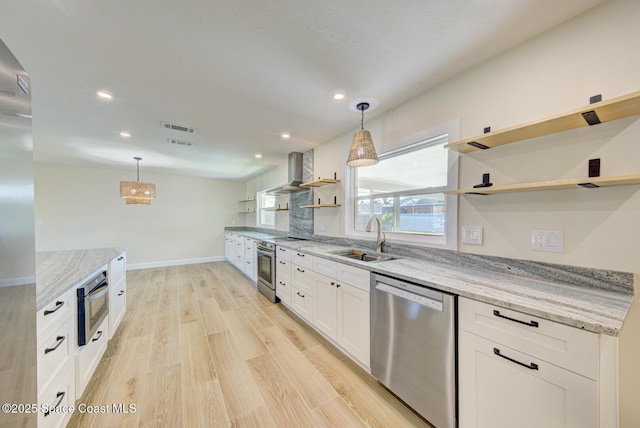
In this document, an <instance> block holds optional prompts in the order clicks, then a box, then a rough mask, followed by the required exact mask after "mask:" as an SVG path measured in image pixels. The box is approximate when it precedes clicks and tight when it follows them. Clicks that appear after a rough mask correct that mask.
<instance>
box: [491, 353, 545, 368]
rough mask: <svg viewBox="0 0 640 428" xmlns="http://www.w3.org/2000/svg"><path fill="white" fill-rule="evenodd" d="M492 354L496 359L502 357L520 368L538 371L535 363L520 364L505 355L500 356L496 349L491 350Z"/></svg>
mask: <svg viewBox="0 0 640 428" xmlns="http://www.w3.org/2000/svg"><path fill="white" fill-rule="evenodd" d="M493 353H494V354H496V355H497V356H498V357H502V358H504V359H505V360H508V361H511V362H512V363H516V364H518V365H521V366H522V367H526V368H528V369H529V370H538V365H537V364H536V363H529V364H525V363H521V362H520V361H518V360H514V359H513V358H509V357H507V356H506V355H502V354H501V353H500V350H499V349H498V348H493Z"/></svg>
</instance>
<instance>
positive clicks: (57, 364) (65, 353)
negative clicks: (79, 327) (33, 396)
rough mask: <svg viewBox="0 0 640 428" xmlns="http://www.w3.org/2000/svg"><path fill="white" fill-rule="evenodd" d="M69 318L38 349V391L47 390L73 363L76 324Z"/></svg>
mask: <svg viewBox="0 0 640 428" xmlns="http://www.w3.org/2000/svg"><path fill="white" fill-rule="evenodd" d="M72 321H73V320H72V319H71V318H67V320H66V322H65V323H63V324H62V325H61V326H60V328H59V329H58V330H56V331H55V332H54V333H53V334H52V335H51V336H50V337H49V338H48V339H47V340H45V341H44V343H43V344H42V346H41V347H40V348H38V369H37V371H38V389H41V388H46V387H47V385H48V384H49V382H50V381H51V379H52V378H53V377H54V376H55V375H56V374H57V373H58V371H59V370H60V369H61V368H62V367H63V366H64V365H65V364H68V363H72V361H71V360H72V358H73V353H74V351H75V343H74V342H75V334H74V327H75V325H76V324H75V323H74V322H72Z"/></svg>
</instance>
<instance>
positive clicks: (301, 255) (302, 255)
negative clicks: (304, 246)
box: [296, 253, 304, 257]
mask: <svg viewBox="0 0 640 428" xmlns="http://www.w3.org/2000/svg"><path fill="white" fill-rule="evenodd" d="M296 254H297V255H299V256H300V257H304V254H300V253H296Z"/></svg>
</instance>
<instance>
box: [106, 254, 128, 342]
mask: <svg viewBox="0 0 640 428" xmlns="http://www.w3.org/2000/svg"><path fill="white" fill-rule="evenodd" d="M126 270H127V255H126V253H124V254H122V255H120V256H118V257H116V258H115V259H113V260H111V263H109V339H111V338H112V337H113V335H114V334H115V332H116V330H117V329H118V326H119V325H120V322H122V318H124V314H125V312H126V309H127V274H126Z"/></svg>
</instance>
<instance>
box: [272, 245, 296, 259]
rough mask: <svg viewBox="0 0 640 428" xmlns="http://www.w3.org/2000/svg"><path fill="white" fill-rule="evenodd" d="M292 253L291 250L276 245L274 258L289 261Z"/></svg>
mask: <svg viewBox="0 0 640 428" xmlns="http://www.w3.org/2000/svg"><path fill="white" fill-rule="evenodd" d="M292 254H293V250H290V249H288V248H284V247H277V246H276V260H278V259H280V260H286V261H288V262H290V261H291V255H292Z"/></svg>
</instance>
